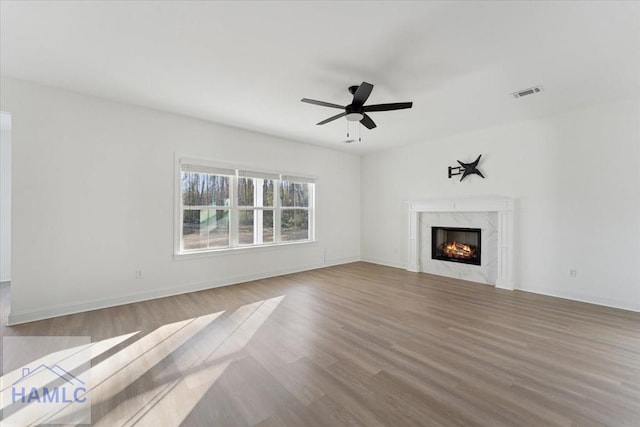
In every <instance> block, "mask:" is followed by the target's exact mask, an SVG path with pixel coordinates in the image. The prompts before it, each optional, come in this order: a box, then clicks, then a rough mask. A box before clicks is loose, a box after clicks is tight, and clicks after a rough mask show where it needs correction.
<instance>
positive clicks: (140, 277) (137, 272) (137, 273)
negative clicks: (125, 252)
mask: <svg viewBox="0 0 640 427" xmlns="http://www.w3.org/2000/svg"><path fill="white" fill-rule="evenodd" d="M136 279H142V270H136Z"/></svg>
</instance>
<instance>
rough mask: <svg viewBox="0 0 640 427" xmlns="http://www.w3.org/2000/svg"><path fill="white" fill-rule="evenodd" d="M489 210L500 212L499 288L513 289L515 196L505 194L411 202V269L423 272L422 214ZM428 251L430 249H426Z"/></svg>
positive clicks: (497, 278)
mask: <svg viewBox="0 0 640 427" xmlns="http://www.w3.org/2000/svg"><path fill="white" fill-rule="evenodd" d="M432 212H449V213H459V212H489V213H497V216H498V223H497V234H498V236H497V240H498V245H497V252H498V253H497V271H496V273H497V274H496V287H497V288H502V289H513V259H514V257H513V199H510V198H504V197H486V198H484V197H483V198H458V199H433V200H416V201H411V202H409V251H408V254H409V261H408V263H407V270H408V271H413V272H419V271H420V267H419V266H420V263H419V254H420V221H419V216H420V214H421V213H432ZM425 250H426V249H425Z"/></svg>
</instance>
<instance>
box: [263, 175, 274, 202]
mask: <svg viewBox="0 0 640 427" xmlns="http://www.w3.org/2000/svg"><path fill="white" fill-rule="evenodd" d="M262 206H273V180H272V179H265V180H264V182H263V183H262Z"/></svg>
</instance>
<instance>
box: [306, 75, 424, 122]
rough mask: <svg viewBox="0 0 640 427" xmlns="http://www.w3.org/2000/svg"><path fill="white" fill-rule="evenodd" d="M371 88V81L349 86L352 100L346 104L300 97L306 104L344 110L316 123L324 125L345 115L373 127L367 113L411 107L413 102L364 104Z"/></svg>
mask: <svg viewBox="0 0 640 427" xmlns="http://www.w3.org/2000/svg"><path fill="white" fill-rule="evenodd" d="M372 90H373V85H372V84H371V83H367V82H362V84H361V85H360V86H351V87H350V88H349V92H351V94H352V95H353V101H351V104H349V105H347V106H342V105H338V104H332V103H330V102H324V101H316V100H315V99H308V98H302V99H301V101H302V102H306V103H308V104H314V105H320V106H322V107H331V108H339V109H341V110H344V112H343V113H340V114H336V115H335V116H333V117H329V118H328V119H326V120H323V121H321V122H319V123H316V124H318V125H324V124H326V123H329V122H331V121H333V120H336V119H339V118H340V117H346V118H347V120H349V121H351V122H360V123H362V124H363V125H364V126H365V127H366V128H367V129H373V128H374V127H376V124H375V122H374V121H373V120H372V119H371V117H369V115H368V114H367V113H371V112H375V111H391V110H403V109H405V108H411V106H412V105H413V102H395V103H391V104H375V105H364V103H365V102H366V101H367V98H369V95H371V91H372Z"/></svg>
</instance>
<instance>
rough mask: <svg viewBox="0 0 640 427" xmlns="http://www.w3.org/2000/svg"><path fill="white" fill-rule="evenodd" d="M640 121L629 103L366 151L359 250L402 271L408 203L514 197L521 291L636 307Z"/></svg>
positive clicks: (639, 106) (639, 110)
mask: <svg viewBox="0 0 640 427" xmlns="http://www.w3.org/2000/svg"><path fill="white" fill-rule="evenodd" d="M639 123H640V100H637V99H636V100H627V101H622V102H618V103H613V104H607V105H600V106H596V107H592V108H588V109H582V110H577V111H573V112H569V113H565V114H562V115H556V116H554V117H549V118H544V119H539V120H533V121H527V122H521V123H516V124H512V125H505V126H501V127H496V128H491V129H484V130H480V131H476V132H473V133H466V134H461V135H457V136H455V137H451V138H446V139H441V140H436V141H425V142H424V143H420V144H415V145H411V146H407V147H403V148H400V149H395V150H391V151H387V152H380V153H375V154H372V155H369V156H366V157H365V158H363V160H362V213H363V215H362V257H363V259H364V260H369V261H373V262H378V263H382V264H389V265H394V266H398V267H403V268H404V267H406V263H407V238H408V237H407V235H408V232H407V210H406V206H405V205H404V202H406V201H408V200H420V199H430V198H455V197H463V196H488V195H492V196H493V195H497V196H507V197H513V198H515V199H516V200H517V204H516V213H515V233H516V235H515V247H516V256H515V263H516V287H517V288H519V289H522V290H526V291H531V292H538V293H544V294H549V295H555V296H560V297H566V298H571V299H577V300H583V301H588V302H593V303H597V304H603V305H611V306H616V307H622V308H627V309H632V310H637V311H640V128H639V126H640V125H639ZM481 153H482V161H481V163H480V170H481V171H482V172H483V173H484V175H485V176H486V179H484V180H483V179H481V178H479V177H478V176H471V177H469V178H467V179H465V181H463V182H458V179H457V178H453V179H448V178H447V166H450V165H451V166H455V165H456V160H461V161H467V162H468V161H472V160H474V159H475V158H476V156H477V155H478V154H481ZM570 267H575V268H577V278H569V277H568V270H569V268H570Z"/></svg>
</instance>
